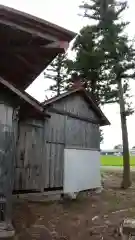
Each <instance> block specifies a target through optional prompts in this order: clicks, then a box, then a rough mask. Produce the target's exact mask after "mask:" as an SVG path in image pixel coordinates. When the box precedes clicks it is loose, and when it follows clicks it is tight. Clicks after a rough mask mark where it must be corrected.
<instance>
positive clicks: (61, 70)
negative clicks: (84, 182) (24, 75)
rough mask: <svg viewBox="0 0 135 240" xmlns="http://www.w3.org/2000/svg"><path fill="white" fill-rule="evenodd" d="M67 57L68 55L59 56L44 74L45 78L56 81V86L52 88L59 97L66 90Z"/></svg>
mask: <svg viewBox="0 0 135 240" xmlns="http://www.w3.org/2000/svg"><path fill="white" fill-rule="evenodd" d="M66 61H67V56H66V54H65V53H64V54H58V56H57V57H56V58H55V59H54V61H53V62H52V63H51V64H50V66H49V69H47V70H46V71H45V72H44V77H45V78H49V79H51V80H54V84H53V85H52V86H50V90H52V91H53V92H54V93H56V94H57V95H60V94H61V92H63V91H64V90H65V87H66V80H67V64H66Z"/></svg>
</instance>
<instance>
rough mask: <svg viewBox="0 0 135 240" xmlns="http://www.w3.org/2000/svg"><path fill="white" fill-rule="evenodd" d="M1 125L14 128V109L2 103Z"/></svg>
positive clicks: (0, 109)
mask: <svg viewBox="0 0 135 240" xmlns="http://www.w3.org/2000/svg"><path fill="white" fill-rule="evenodd" d="M0 124H1V125H5V126H9V127H12V125H13V107H11V106H9V105H7V104H4V103H0Z"/></svg>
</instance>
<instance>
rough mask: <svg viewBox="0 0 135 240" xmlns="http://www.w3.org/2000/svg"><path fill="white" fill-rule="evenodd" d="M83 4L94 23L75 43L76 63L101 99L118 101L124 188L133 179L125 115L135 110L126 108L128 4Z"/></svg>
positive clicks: (94, 0)
mask: <svg viewBox="0 0 135 240" xmlns="http://www.w3.org/2000/svg"><path fill="white" fill-rule="evenodd" d="M80 7H81V9H84V16H85V17H87V18H89V19H90V20H91V19H93V20H94V24H93V25H90V26H87V27H86V28H84V29H83V30H82V31H81V33H80V36H79V37H78V40H77V41H76V43H75V49H76V50H77V57H76V60H75V62H74V64H73V66H74V67H75V68H78V69H80V71H82V73H84V75H85V77H86V78H87V79H88V82H89V83H90V86H91V88H92V91H93V92H94V93H96V92H98V94H97V93H96V94H97V95H98V96H100V97H98V98H99V99H101V96H102V97H103V93H104V97H103V99H104V102H109V101H110V100H111V101H112V100H114V101H116V102H119V105H120V117H121V128H122V140H123V165H124V170H123V181H122V187H124V188H127V187H129V186H130V184H131V182H130V164H129V162H130V156H129V146H128V132H127V124H126V117H127V116H128V115H129V114H131V113H132V109H130V108H128V109H126V101H127V98H128V97H129V79H132V78H133V77H134V72H133V71H134V69H135V61H134V56H135V54H134V53H135V52H134V48H133V45H132V43H131V42H130V41H129V38H128V36H126V34H125V32H124V30H125V28H126V27H127V24H128V23H125V22H122V21H121V19H120V16H121V13H123V11H124V10H126V8H127V3H126V2H120V1H116V0H88V1H87V3H84V4H83V5H82V6H80ZM88 38H90V39H89V40H88ZM84 39H85V40H84ZM84 43H85V44H84ZM106 88H107V89H108V90H109V91H107V89H106ZM101 90H102V91H101ZM101 93H102V94H101ZM100 94H101V95H100Z"/></svg>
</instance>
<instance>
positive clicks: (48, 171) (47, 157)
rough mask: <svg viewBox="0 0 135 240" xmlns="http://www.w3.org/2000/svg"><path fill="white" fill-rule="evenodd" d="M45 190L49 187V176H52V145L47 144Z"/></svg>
mask: <svg viewBox="0 0 135 240" xmlns="http://www.w3.org/2000/svg"><path fill="white" fill-rule="evenodd" d="M44 160H45V164H44V166H45V168H44V169H45V171H44V174H45V188H48V187H49V174H50V144H49V143H46V157H45V159H44Z"/></svg>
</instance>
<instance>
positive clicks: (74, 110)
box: [43, 95, 100, 188]
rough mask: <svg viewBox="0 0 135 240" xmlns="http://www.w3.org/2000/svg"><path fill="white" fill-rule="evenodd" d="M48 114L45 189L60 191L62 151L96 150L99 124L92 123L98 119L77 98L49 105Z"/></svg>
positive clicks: (77, 96)
mask: <svg viewBox="0 0 135 240" xmlns="http://www.w3.org/2000/svg"><path fill="white" fill-rule="evenodd" d="M55 110H59V111H58V112H57V111H55ZM48 111H49V114H51V118H50V119H48V120H47V121H46V122H45V129H46V131H45V140H46V151H45V158H44V159H45V161H44V170H43V171H44V173H45V188H49V187H50V188H52V187H53V188H54V187H62V186H63V170H64V169H63V164H64V148H66V147H74V148H90V149H97V150H99V148H100V136H99V124H94V123H92V122H94V121H98V120H99V119H98V117H97V116H96V114H95V113H94V112H93V110H91V109H90V108H89V106H88V104H87V103H86V101H85V100H84V99H83V98H82V97H81V96H79V95H75V96H71V97H68V98H65V99H62V100H61V101H59V102H56V103H54V104H52V105H51V106H50V108H48ZM68 113H69V114H68ZM80 118H81V119H80Z"/></svg>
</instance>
